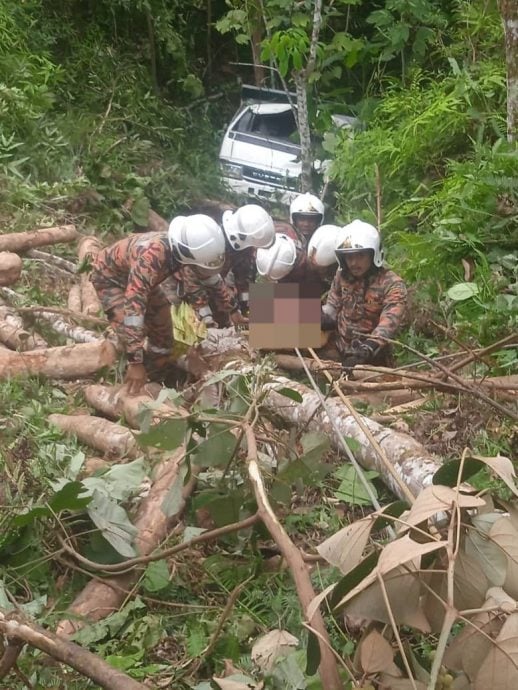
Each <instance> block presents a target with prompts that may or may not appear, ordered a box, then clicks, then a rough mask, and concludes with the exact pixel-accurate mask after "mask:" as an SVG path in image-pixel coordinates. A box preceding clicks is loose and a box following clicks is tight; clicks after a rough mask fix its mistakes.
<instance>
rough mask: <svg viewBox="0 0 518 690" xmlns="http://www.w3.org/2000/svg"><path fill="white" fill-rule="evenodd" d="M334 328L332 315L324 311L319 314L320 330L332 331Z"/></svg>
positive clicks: (334, 322) (334, 323)
mask: <svg viewBox="0 0 518 690" xmlns="http://www.w3.org/2000/svg"><path fill="white" fill-rule="evenodd" d="M335 328H336V321H335V319H333V317H332V316H330V315H329V314H326V312H325V311H323V312H321V314H320V330H321V331H334V330H335Z"/></svg>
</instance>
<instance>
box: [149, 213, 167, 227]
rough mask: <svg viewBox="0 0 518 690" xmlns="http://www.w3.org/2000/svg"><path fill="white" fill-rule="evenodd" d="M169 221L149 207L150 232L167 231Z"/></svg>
mask: <svg viewBox="0 0 518 690" xmlns="http://www.w3.org/2000/svg"><path fill="white" fill-rule="evenodd" d="M168 228H169V223H168V222H167V221H166V220H165V218H162V216H160V215H159V214H158V213H157V212H156V211H153V209H152V208H150V209H149V216H148V229H149V230H150V231H151V232H167V230H168Z"/></svg>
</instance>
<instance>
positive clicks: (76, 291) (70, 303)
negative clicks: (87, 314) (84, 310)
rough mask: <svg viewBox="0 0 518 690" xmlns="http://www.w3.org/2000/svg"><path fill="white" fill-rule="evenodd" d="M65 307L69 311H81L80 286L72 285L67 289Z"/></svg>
mask: <svg viewBox="0 0 518 690" xmlns="http://www.w3.org/2000/svg"><path fill="white" fill-rule="evenodd" d="M67 307H68V308H69V310H70V311H75V312H77V313H79V314H80V313H81V286H80V285H77V284H75V285H72V287H71V288H70V290H69V291H68V298H67Z"/></svg>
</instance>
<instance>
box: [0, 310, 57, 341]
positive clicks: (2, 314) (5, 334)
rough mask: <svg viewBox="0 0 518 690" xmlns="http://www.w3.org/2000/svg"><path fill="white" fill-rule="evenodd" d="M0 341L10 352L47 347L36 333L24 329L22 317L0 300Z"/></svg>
mask: <svg viewBox="0 0 518 690" xmlns="http://www.w3.org/2000/svg"><path fill="white" fill-rule="evenodd" d="M0 341H2V343H4V344H5V345H7V347H10V348H11V349H12V350H20V351H25V350H40V349H43V348H46V347H48V345H47V343H46V342H45V340H44V339H43V338H42V337H41V336H40V335H38V334H37V333H30V332H29V331H27V330H26V329H25V326H24V323H23V320H22V317H21V316H20V315H19V314H18V313H17V312H16V310H15V309H12V308H11V307H8V306H7V305H5V304H4V303H3V302H2V301H1V300H0Z"/></svg>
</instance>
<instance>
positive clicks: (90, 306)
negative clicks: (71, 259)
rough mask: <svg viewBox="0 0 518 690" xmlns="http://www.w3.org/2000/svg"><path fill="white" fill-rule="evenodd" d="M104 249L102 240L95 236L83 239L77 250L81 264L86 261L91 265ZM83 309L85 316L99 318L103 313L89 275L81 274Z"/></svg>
mask: <svg viewBox="0 0 518 690" xmlns="http://www.w3.org/2000/svg"><path fill="white" fill-rule="evenodd" d="M102 248H103V244H102V242H101V240H100V239H99V238H98V237H96V236H95V235H88V236H86V237H83V238H82V239H81V241H80V242H79V245H78V248H77V253H78V256H79V263H80V264H81V263H83V262H84V261H88V262H89V263H91V262H92V260H93V259H95V257H96V256H97V254H98V253H99V251H100V250H101V249H102ZM81 308H82V312H83V314H90V315H93V316H97V315H98V314H100V313H101V312H102V306H101V302H100V301H99V297H98V296H97V292H96V291H95V288H94V286H93V285H92V283H91V282H90V278H89V275H88V273H82V274H81Z"/></svg>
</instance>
